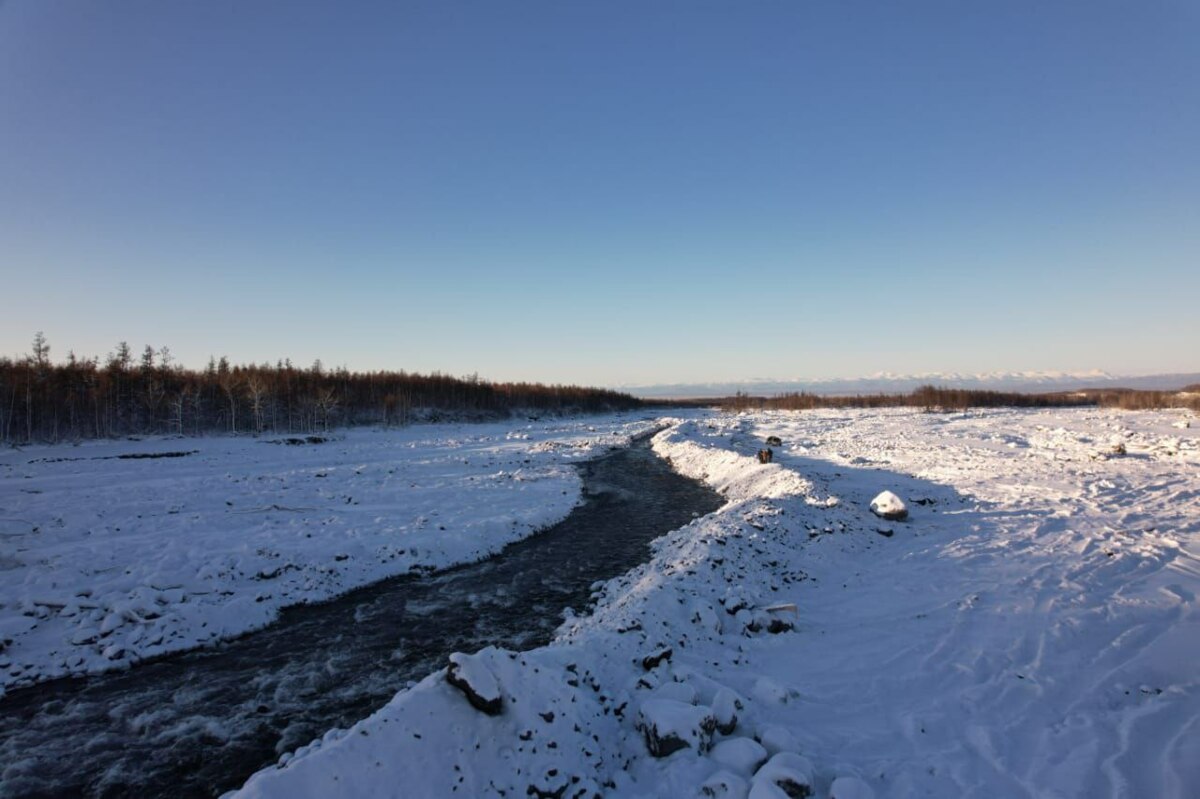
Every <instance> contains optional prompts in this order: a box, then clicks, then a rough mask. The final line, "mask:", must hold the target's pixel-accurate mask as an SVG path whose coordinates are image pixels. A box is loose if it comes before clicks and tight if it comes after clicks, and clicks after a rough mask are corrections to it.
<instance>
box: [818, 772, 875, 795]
mask: <svg viewBox="0 0 1200 799" xmlns="http://www.w3.org/2000/svg"><path fill="white" fill-rule="evenodd" d="M829 799H875V792H874V791H873V790H871V786H870V785H867V784H866V783H865V782H863V781H862V780H860V779H859V778H858V777H838V778H837V779H836V780H834V781H833V785H831V786H829Z"/></svg>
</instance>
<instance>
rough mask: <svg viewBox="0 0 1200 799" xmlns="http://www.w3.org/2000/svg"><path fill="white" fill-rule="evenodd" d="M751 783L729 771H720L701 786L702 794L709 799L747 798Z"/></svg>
mask: <svg viewBox="0 0 1200 799" xmlns="http://www.w3.org/2000/svg"><path fill="white" fill-rule="evenodd" d="M749 790H750V783H748V782H746V781H745V780H744V779H742V778H741V777H739V776H738V775H736V774H731V773H729V772H728V771H718V772H717V773H716V774H713V775H712V776H711V777H709V778H708V779H707V780H705V781H704V784H703V785H701V786H700V795H701V796H704V797H707V799H746V794H747V792H748V791H749Z"/></svg>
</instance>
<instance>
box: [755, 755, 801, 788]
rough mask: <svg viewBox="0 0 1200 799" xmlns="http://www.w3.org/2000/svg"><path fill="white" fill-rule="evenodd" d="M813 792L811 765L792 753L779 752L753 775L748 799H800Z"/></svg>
mask: <svg viewBox="0 0 1200 799" xmlns="http://www.w3.org/2000/svg"><path fill="white" fill-rule="evenodd" d="M812 791H813V765H812V763H811V762H809V759H808V758H806V757H801V756H800V755H797V754H795V753H794V752H780V753H779V754H777V755H775V756H774V757H772V758H771V759H770V760H768V761H767V763H766V765H764V766H763V767H762V768H760V769H759V770H758V773H757V774H755V775H754V782H753V785H752V787H751V788H750V799H783V797H788V799H802V797H805V796H811V795H812Z"/></svg>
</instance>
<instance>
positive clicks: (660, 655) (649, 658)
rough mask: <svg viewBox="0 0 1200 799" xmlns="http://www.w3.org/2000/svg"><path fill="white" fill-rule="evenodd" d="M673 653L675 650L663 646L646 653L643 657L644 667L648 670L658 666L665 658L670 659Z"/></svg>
mask: <svg viewBox="0 0 1200 799" xmlns="http://www.w3.org/2000/svg"><path fill="white" fill-rule="evenodd" d="M673 654H674V652H673V651H672V650H671V648H670V647H663V648H662V649H659V650H657V651H654V652H651V653H650V654H649V655H646V657H644V658H642V668H643V669H645V670H646V671H650V670H651V669H654V668H657V667H658V664H659V663H662V662H663V661H664V660H670V659H671V655H673Z"/></svg>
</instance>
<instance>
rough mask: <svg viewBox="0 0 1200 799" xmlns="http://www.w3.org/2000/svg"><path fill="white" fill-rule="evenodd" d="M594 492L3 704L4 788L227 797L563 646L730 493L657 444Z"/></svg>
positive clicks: (623, 457)
mask: <svg viewBox="0 0 1200 799" xmlns="http://www.w3.org/2000/svg"><path fill="white" fill-rule="evenodd" d="M578 468H579V469H580V472H581V474H582V477H583V481H584V486H585V492H586V493H585V501H584V503H583V504H582V505H580V506H579V507H577V508H576V509H575V510H574V511H573V512H572V513H571V515H570V516H568V517H567V518H566V519H565V520H563V521H562V522H560V523H559V524H557V525H555V526H554V527H551V528H549V529H547V530H545V531H543V532H540V533H538V534H536V535H534V536H532V537H530V538H528V539H526V540H524V541H521V542H519V543H515V544H513V545H511V546H509V547H507V548H506V549H505V550H504V551H503V552H502V553H501V554H499V555H498V556H496V557H495V558H491V559H489V560H486V561H483V562H481V563H477V564H473V565H469V566H462V567H459V568H455V569H451V570H448V571H444V572H441V573H439V574H434V575H430V576H410V577H397V578H393V579H390V580H385V581H383V582H380V583H376V584H375V585H372V586H369V587H366V588H362V589H359V590H356V591H353V592H351V593H349V594H346V595H345V596H343V597H341V598H340V599H337V600H334V601H332V602H328V603H325V604H321V605H309V606H300V607H295V608H291V609H289V610H285V611H283V613H282V615H281V617H280V619H279V621H278V622H277V623H275V624H273V625H271V626H270V627H268V628H266V629H263V630H260V631H258V632H254V633H250V634H249V635H246V636H244V637H242V638H238V639H236V640H233V641H229V642H227V643H224V644H221V645H219V646H217V647H215V648H210V649H205V650H199V651H194V652H188V653H183V654H179V655H172V656H168V657H165V658H162V659H160V660H156V661H152V662H149V663H145V664H142V665H139V666H135V667H134V668H133V669H131V670H129V671H126V672H120V673H114V674H106V675H100V676H96V677H87V678H76V679H64V680H57V681H54V682H50V683H44V684H42V685H37V686H33V687H30V688H26V689H21V690H18V691H15V692H13V693H12V694H10V695H9V696H7V697H5V698H3V699H0V796H2V797H9V796H12V797H26V796H138V797H154V796H169V797H189V796H214V795H217V794H220V793H221V792H223V791H227V790H230V789H232V788H236V787H238V786H239V785H241V784H242V783H243V782H244V781H245V780H246V778H248V777H249V776H250V775H251V774H253V773H254V772H255V771H257V770H258V769H260V768H262V767H264V766H267V765H270V764H271V763H274V762H275V761H276V760H277V759H278V757H279V755H280V754H282V753H284V752H288V751H291V750H293V749H295V748H296V747H299V746H302V745H304V744H306V743H308V742H310V741H311V740H313V739H314V738H316V737H318V736H320V735H321V734H323V733H324V732H325V731H326V730H328V729H331V728H333V727H346V726H349V725H351V724H353V723H354V722H355V721H358V720H359V719H362V718H364V717H366V716H368V715H369V714H370V713H371V712H373V711H374V710H376V709H377V708H379V707H381V706H382V705H384V704H385V703H386V702H387V701H388V700H389V699H390V698H391V697H392V696H393V695H394V694H395V693H396V692H397V691H398V690H400V689H401V688H403V687H404V686H405V685H406V684H407V683H408V681H410V680H419V679H421V678H422V677H424V676H425V675H427V674H429V673H430V672H432V671H434V670H436V669H439V668H441V667H442V666H443V665H444V664H445V662H446V657H447V656H448V655H449V654H450V653H451V652H455V651H465V652H473V651H475V650H477V649H480V648H482V647H484V646H487V645H489V644H496V645H499V646H503V647H507V648H510V649H530V648H533V647H536V646H540V645H542V644H545V643H547V642H548V641H549V640H550V638H551V635H552V634H553V632H554V630H555V628H557V626H558V625H559V624H560V623H561V621H562V611H563V609H564V608H567V607H573V608H576V609H582V608H584V607H585V606H586V605H587V603H588V600H589V596H590V588H591V585H592V583H593V582H595V581H596V580H604V579H608V578H611V577H615V576H616V575H618V574H621V573H622V572H625V571H627V570H628V569H630V568H632V567H633V566H636V565H637V564H638V563H641V562H642V561H644V560H645V559H646V557H647V555H648V550H647V544H648V543H649V542H650V541H651V540H652V539H654V538H656V537H658V536H660V535H662V534H663V533H665V532H668V531H670V530H673V529H675V528H677V527H681V526H682V525H684V524H686V523H687V522H689V521H691V519H693V518H694V517H695V516H699V515H704V514H706V513H709V512H711V511H713V510H716V509H717V508H718V507H719V506H720V505H721V503H722V499H721V497H720V496H719V495H717V494H716V493H714V492H712V491H710V490H709V489H707V488H705V487H704V486H702V485H700V484H699V483H696V482H693V481H691V480H688V479H686V478H684V477H681V476H680V475H678V474H676V473H674V472H672V471H671V470H670V468H669V467H668V466H667V465H666V464H665V463H664V462H663V461H662V460H661V459H659V458H658V457H656V456H655V455H654V454H653V452H651V450H650V446H649V442H648V440H643V441H641V442H639V443H637V444H635V445H634V446H632V447H630V448H628V449H623V450H619V451H617V452H614V453H613V454H610V455H606V456H604V457H602V458H599V459H597V460H593V461H590V462H587V463H583V464H580V465H579V467H578Z"/></svg>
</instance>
